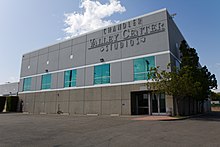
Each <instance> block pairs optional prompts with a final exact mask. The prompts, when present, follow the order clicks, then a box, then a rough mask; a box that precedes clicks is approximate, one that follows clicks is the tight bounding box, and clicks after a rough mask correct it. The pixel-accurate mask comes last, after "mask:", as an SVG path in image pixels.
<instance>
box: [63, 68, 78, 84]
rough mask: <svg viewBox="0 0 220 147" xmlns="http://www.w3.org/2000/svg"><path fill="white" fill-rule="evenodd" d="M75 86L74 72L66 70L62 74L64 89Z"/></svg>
mask: <svg viewBox="0 0 220 147" xmlns="http://www.w3.org/2000/svg"><path fill="white" fill-rule="evenodd" d="M74 86H76V70H68V71H65V73H64V87H74Z"/></svg>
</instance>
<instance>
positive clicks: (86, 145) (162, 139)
mask: <svg viewBox="0 0 220 147" xmlns="http://www.w3.org/2000/svg"><path fill="white" fill-rule="evenodd" d="M0 132H1V137H0V146H16V147H17V146H53V147H61V146H76V147H108V146H109V147H133V146H135V147H136V146H137V147H138V146H140V147H142V146H163V147H164V146H175V147H176V146H184V147H185V146H187V147H188V146H193V147H196V146H210V147H213V146H216V147H217V146H220V139H219V138H220V113H219V112H212V113H210V114H207V115H204V116H200V117H196V118H191V119H185V120H175V121H149V120H137V119H134V117H131V116H130V117H110V116H61V115H25V114H16V113H14V114H9V113H6V114H3V113H2V114H0Z"/></svg>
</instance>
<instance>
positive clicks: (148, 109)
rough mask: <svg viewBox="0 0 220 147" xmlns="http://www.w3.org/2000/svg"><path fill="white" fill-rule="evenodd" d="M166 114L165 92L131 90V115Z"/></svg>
mask: <svg viewBox="0 0 220 147" xmlns="http://www.w3.org/2000/svg"><path fill="white" fill-rule="evenodd" d="M151 114H153V115H160V114H166V101H165V94H164V93H159V94H155V93H152V92H149V91H138V92H131V115H151Z"/></svg>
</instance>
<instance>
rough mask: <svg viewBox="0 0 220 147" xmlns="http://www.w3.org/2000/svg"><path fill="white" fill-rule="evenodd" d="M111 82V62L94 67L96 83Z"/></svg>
mask: <svg viewBox="0 0 220 147" xmlns="http://www.w3.org/2000/svg"><path fill="white" fill-rule="evenodd" d="M107 83H110V64H104V65H98V66H95V67H94V84H107Z"/></svg>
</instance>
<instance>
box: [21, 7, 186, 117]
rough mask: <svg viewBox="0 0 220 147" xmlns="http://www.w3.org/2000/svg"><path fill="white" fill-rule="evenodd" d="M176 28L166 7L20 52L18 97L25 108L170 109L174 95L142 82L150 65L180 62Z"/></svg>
mask: <svg viewBox="0 0 220 147" xmlns="http://www.w3.org/2000/svg"><path fill="white" fill-rule="evenodd" d="M183 39H184V38H183V36H182V35H181V33H180V31H179V29H178V28H177V26H176V25H175V23H174V21H173V19H172V17H171V16H170V15H169V13H168V12H167V10H166V9H161V10H158V11H155V12H152V13H149V14H146V15H143V16H139V17H136V18H133V19H130V20H127V21H124V22H121V23H119V24H115V25H112V26H108V27H105V28H102V29H99V30H96V31H94V32H90V33H87V34H84V35H80V36H78V37H75V38H72V39H69V40H66V41H63V42H60V43H57V44H54V45H51V46H48V47H45V48H43V49H39V50H36V51H33V52H30V53H27V54H24V55H23V57H22V66H21V76H20V86H19V97H20V98H21V99H22V100H23V101H24V108H23V110H24V111H26V112H29V113H36V114H41V113H46V114H53V113H58V112H61V113H68V114H80V115H89V114H95V115H138V114H147V115H152V114H168V113H170V112H173V111H174V110H173V108H174V106H173V105H174V103H173V98H172V96H168V95H165V94H163V93H161V94H153V93H152V92H151V91H150V90H148V89H147V87H146V82H147V80H150V77H149V76H148V75H149V72H150V69H151V68H152V67H156V66H160V69H161V70H168V69H167V68H166V67H167V64H169V63H171V64H172V65H175V66H179V63H180V60H179V59H180V56H179V49H178V47H179V43H180V42H181V41H182V40H183Z"/></svg>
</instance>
